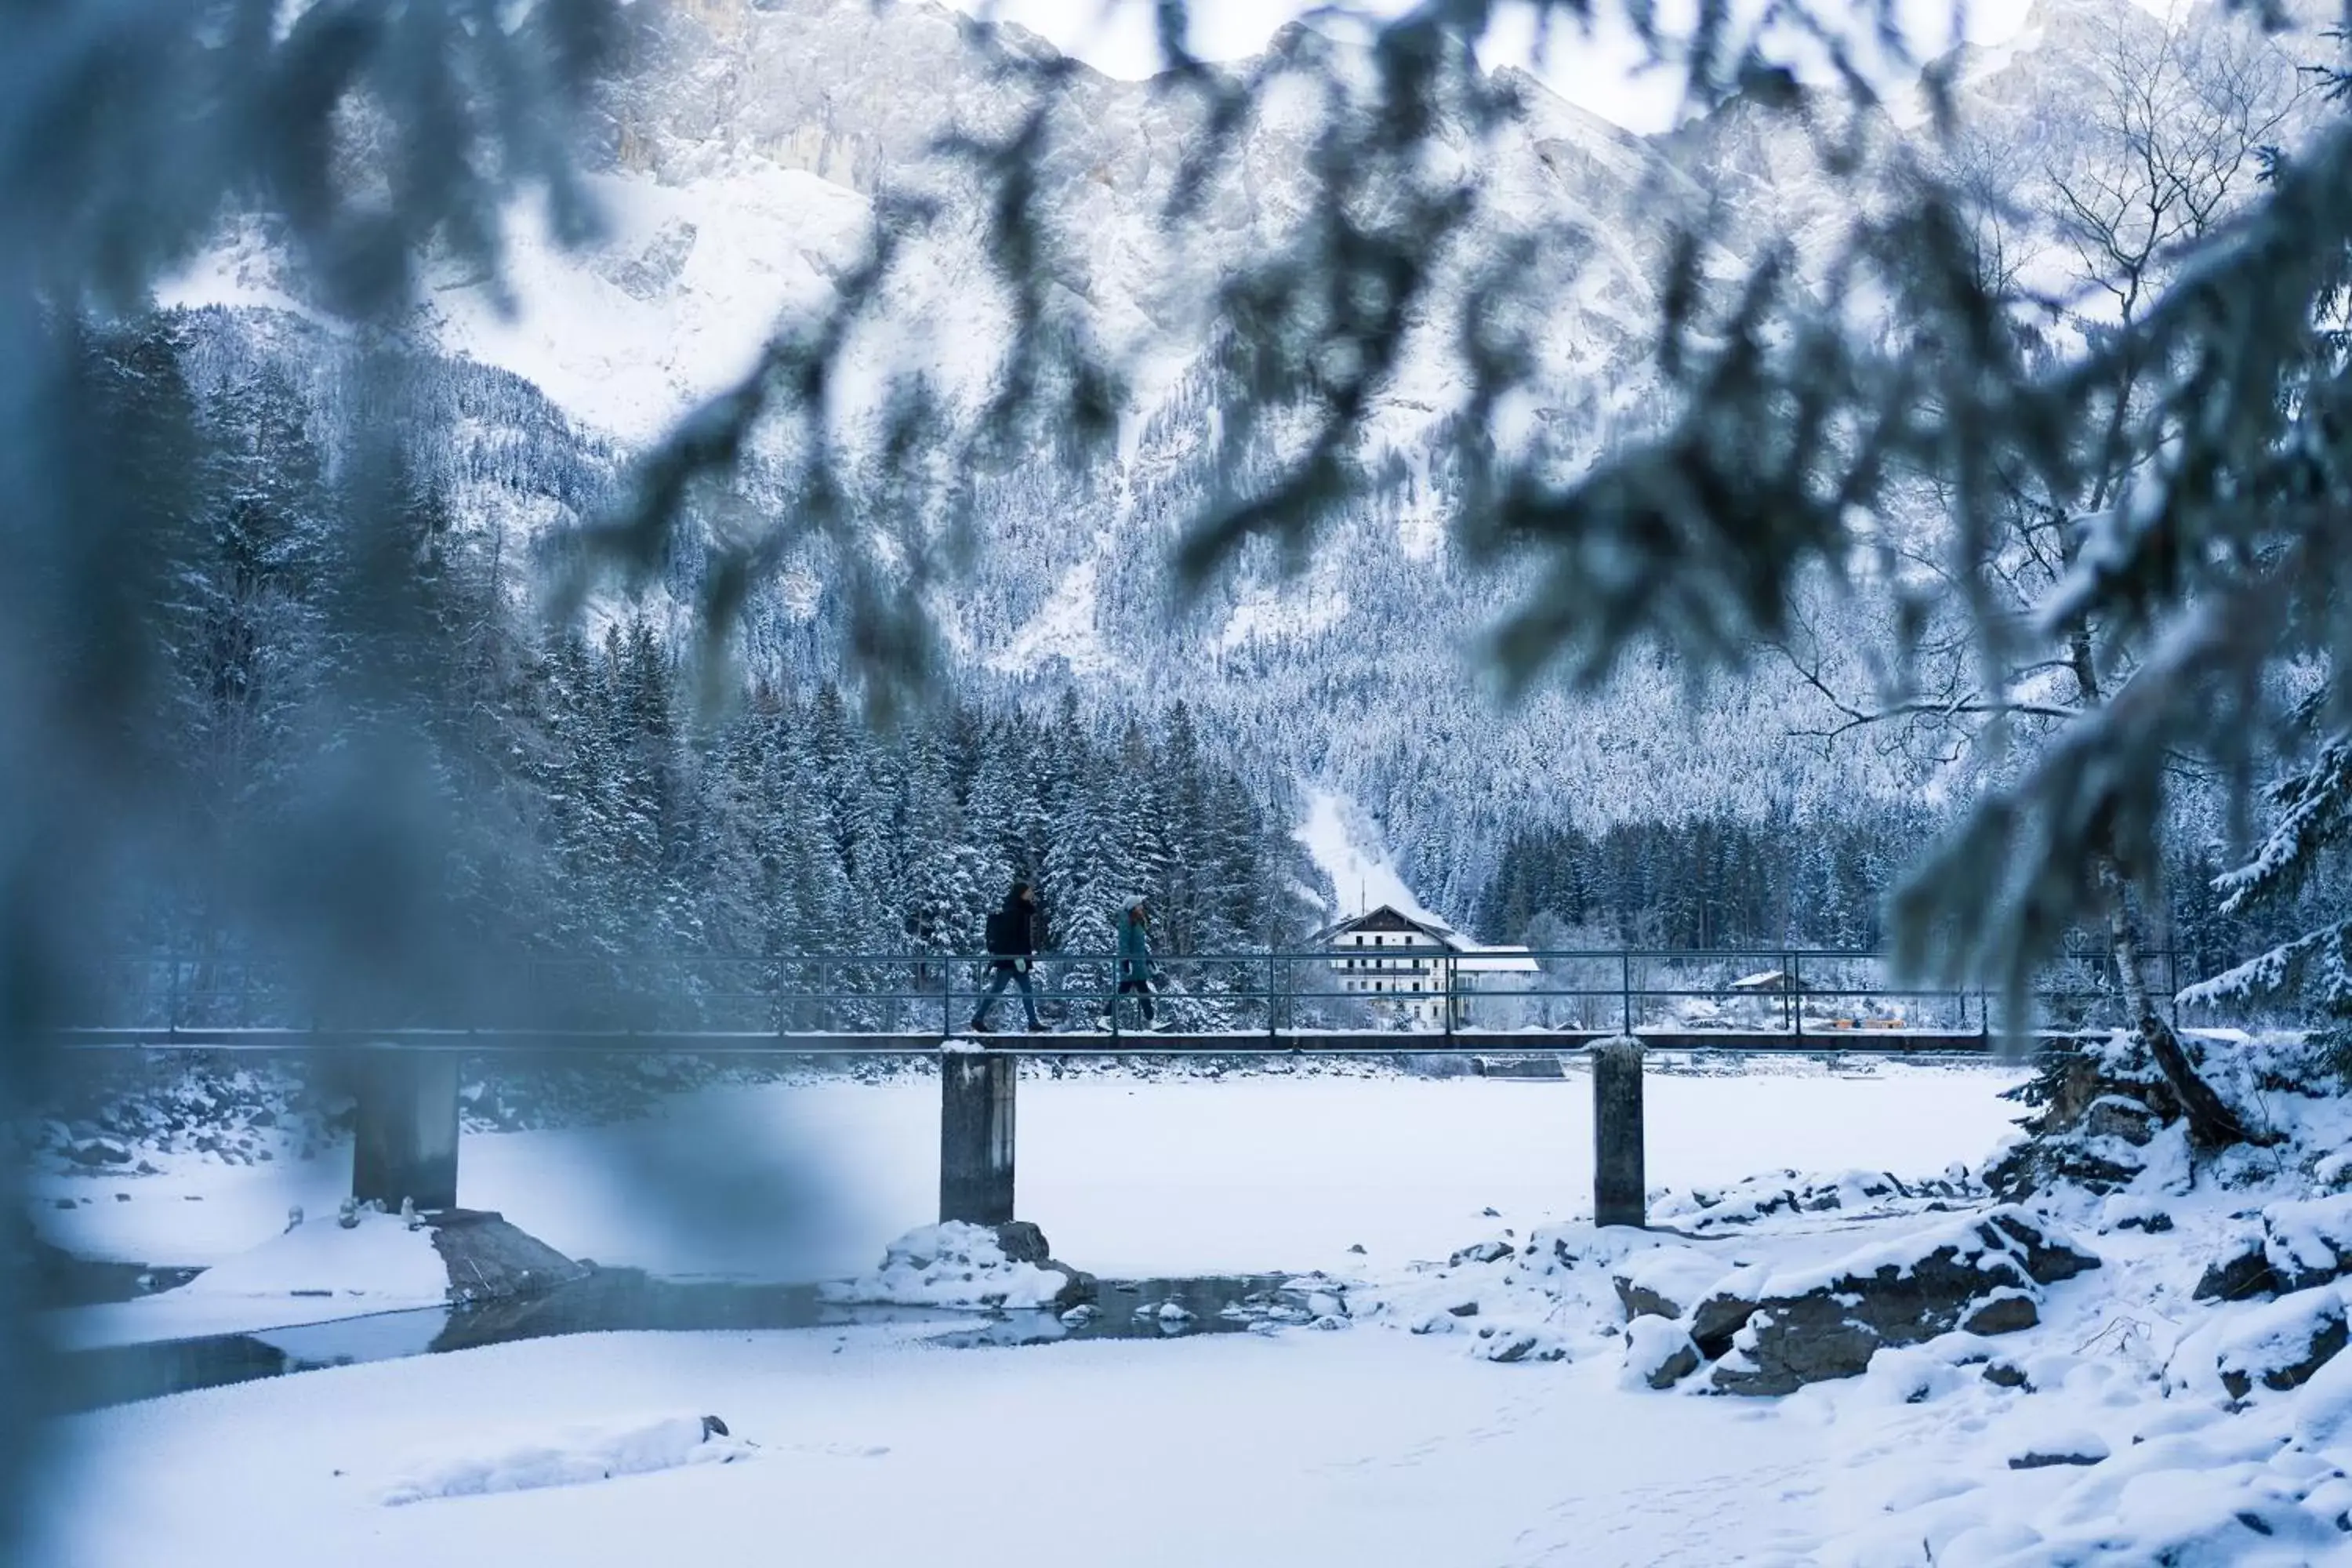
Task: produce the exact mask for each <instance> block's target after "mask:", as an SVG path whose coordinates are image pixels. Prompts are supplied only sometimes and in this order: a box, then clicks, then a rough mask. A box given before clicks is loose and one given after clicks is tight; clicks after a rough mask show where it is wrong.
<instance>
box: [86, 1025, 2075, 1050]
mask: <svg viewBox="0 0 2352 1568" xmlns="http://www.w3.org/2000/svg"><path fill="white" fill-rule="evenodd" d="M1634 1034H1635V1036H1636V1037H1637V1038H1639V1039H1640V1040H1641V1041H1642V1042H1643V1044H1644V1045H1646V1046H1648V1047H1651V1048H1653V1049H1655V1050H1674V1051H1740V1052H1748V1053H1755V1054H1770V1053H1783V1054H1785V1053H1791V1052H1795V1053H1815V1052H1835V1053H1841V1054H1843V1053H1864V1054H1870V1055H1880V1056H1911V1055H1919V1054H1927V1053H1950V1052H1961V1053H1968V1054H1972V1055H1984V1054H1988V1053H1989V1052H1990V1051H1992V1050H1993V1049H1994V1048H1995V1047H1997V1046H1998V1045H1999V1043H2000V1042H1999V1038H1998V1037H1990V1038H1989V1037H1987V1036H1985V1035H1983V1034H1981V1033H1979V1032H1976V1031H1967V1032H1963V1031H1958V1030H1938V1029H1808V1030H1806V1031H1805V1032H1804V1033H1803V1034H1794V1033H1790V1032H1789V1031H1786V1030H1735V1029H1637V1030H1635V1031H1634ZM1615 1037H1617V1031H1613V1030H1607V1029H1554V1030H1529V1029H1511V1030H1490V1031H1481V1030H1476V1029H1463V1030H1456V1031H1455V1032H1454V1033H1453V1034H1451V1035H1445V1034H1437V1033H1431V1034H1420V1033H1402V1032H1396V1031H1347V1030H1315V1029H1300V1030H1288V1029H1286V1030H1282V1031H1279V1032H1276V1033H1273V1034H1268V1033H1267V1032H1265V1031H1264V1030H1255V1031H1241V1030H1234V1031H1220V1032H1205V1033H1185V1034H1177V1033H1172V1032H1171V1033H1168V1034H1154V1033H1150V1032H1145V1033H1140V1034H1137V1033H1127V1032H1122V1033H1120V1034H1118V1035H1112V1034H1109V1033H1108V1032H1099V1033H1085V1032H1075V1031H1073V1032H1049V1033H1045V1034H1036V1035H1030V1034H1013V1033H1008V1034H989V1035H984V1036H976V1037H952V1038H953V1042H954V1044H953V1047H950V1042H949V1041H948V1040H946V1039H943V1038H942V1037H940V1035H938V1034H936V1033H930V1034H913V1033H898V1034H881V1033H876V1034H856V1033H841V1032H811V1033H791V1032H784V1033H778V1032H775V1031H769V1030H762V1031H726V1030H642V1031H637V1030H591V1029H377V1030H363V1029H188V1028H84V1029H59V1030H54V1031H51V1033H50V1039H51V1040H52V1041H53V1042H54V1043H55V1044H57V1045H58V1046H60V1047H64V1048H66V1049H68V1050H79V1051H92V1050H96V1051H113V1050H205V1051H253V1052H287V1051H309V1050H333V1049H351V1048H358V1047H370V1048H379V1049H381V1048H385V1047H392V1048H398V1049H402V1050H409V1051H422V1052H449V1051H455V1052H458V1053H461V1054H464V1055H469V1056H472V1055H480V1056H504V1055H528V1056H542V1055H556V1054H575V1055H576V1054H583V1053H585V1054H596V1055H667V1054H678V1055H695V1056H734V1057H891V1056H897V1057H912V1056H937V1055H939V1054H940V1053H941V1051H942V1050H943V1049H948V1048H959V1049H986V1050H988V1051H990V1052H993V1053H998V1054H1002V1055H1006V1056H1022V1057H1097V1056H1218V1057H1255V1056H1343V1057H1407V1056H1462V1057H1485V1056H1515V1055H1528V1054H1542V1053H1547V1052H1566V1051H1581V1050H1584V1049H1587V1048H1588V1047H1591V1046H1592V1045H1594V1044H1596V1043H1598V1042H1599V1041H1601V1040H1606V1039H1613V1038H1615ZM2062 1038H2071V1036H2059V1035H2052V1034H2046V1033H2045V1034H2042V1035H2039V1036H2037V1037H2036V1041H2037V1043H2048V1042H2050V1041H2053V1040H2056V1039H2062Z"/></svg>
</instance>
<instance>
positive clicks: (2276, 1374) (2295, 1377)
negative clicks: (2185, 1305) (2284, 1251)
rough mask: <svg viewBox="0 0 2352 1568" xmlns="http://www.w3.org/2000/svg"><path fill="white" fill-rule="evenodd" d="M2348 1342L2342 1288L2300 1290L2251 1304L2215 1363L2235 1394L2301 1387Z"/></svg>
mask: <svg viewBox="0 0 2352 1568" xmlns="http://www.w3.org/2000/svg"><path fill="white" fill-rule="evenodd" d="M2347 1342H2352V1328H2347V1322H2346V1315H2345V1310H2344V1297H2343V1294H2342V1292H2340V1291H2339V1290H2337V1289H2336V1288H2335V1287H2334V1286H2322V1287H2320V1288H2318V1289H2311V1290H2300V1291H2297V1292H2295V1293H2294V1295H2291V1296H2282V1297H2280V1298H2279V1299H2278V1300H2275V1301H2268V1302H2265V1303H2263V1305H2262V1306H2259V1307H2255V1308H2252V1309H2250V1310H2246V1311H2244V1312H2242V1313H2241V1314H2240V1315H2239V1320H2238V1321H2236V1322H2235V1323H2232V1324H2231V1325H2230V1327H2229V1329H2228V1330H2227V1331H2225V1332H2224V1333H2223V1335H2222V1336H2221V1342H2220V1343H2219V1344H2218V1345H2217V1346H2216V1348H2215V1352H2214V1368H2215V1370H2216V1371H2217V1372H2218V1373H2220V1374H2221V1386H2222V1387H2223V1388H2225V1389H2227V1390H2228V1391H2229V1394H2230V1397H2231V1399H2243V1398H2245V1397H2246V1396H2247V1395H2248V1394H2252V1392H2253V1391H2254V1388H2255V1385H2257V1384H2260V1385H2261V1386H2262V1387H2264V1388H2269V1389H2276V1390H2281V1391H2284V1390H2285V1389H2290V1388H2300V1387H2302V1386H2303V1385H2304V1384H2305V1383H2308V1382H2309V1381H2311V1375H2312V1373H2315V1372H2317V1371H2318V1370H2319V1369H2320V1368H2321V1367H2323V1366H2325V1365H2326V1364H2327V1363H2329V1362H2330V1361H2333V1360H2334V1359H2335V1358H2336V1354H2337V1353H2338V1352H2341V1351H2342V1350H2343V1349H2344V1347H2345V1345H2346V1344H2347Z"/></svg>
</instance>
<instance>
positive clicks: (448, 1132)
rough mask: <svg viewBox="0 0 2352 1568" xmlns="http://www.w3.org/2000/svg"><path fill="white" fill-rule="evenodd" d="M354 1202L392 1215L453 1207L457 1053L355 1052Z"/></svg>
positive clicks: (383, 1049) (390, 1049)
mask: <svg viewBox="0 0 2352 1568" xmlns="http://www.w3.org/2000/svg"><path fill="white" fill-rule="evenodd" d="M355 1066H356V1068H357V1069H358V1089H359V1126H358V1128H357V1130H356V1135H355V1138H354V1142H353V1145H352V1196H353V1197H355V1198H357V1199H358V1200H359V1201H360V1202H362V1203H368V1202H370V1201H373V1202H376V1203H381V1204H382V1205H383V1206H384V1207H386V1208H388V1209H394V1210H397V1209H398V1208H399V1207H400V1205H401V1200H403V1199H404V1198H405V1199H409V1200H412V1201H414V1202H415V1205H416V1206H417V1207H418V1208H420V1209H453V1208H456V1207H457V1066H458V1058H457V1052H455V1051H419V1050H403V1049H400V1048H398V1047H389V1046H378V1047H373V1048H370V1049H364V1050H362V1051H360V1052H358V1053H357V1061H356V1063H355Z"/></svg>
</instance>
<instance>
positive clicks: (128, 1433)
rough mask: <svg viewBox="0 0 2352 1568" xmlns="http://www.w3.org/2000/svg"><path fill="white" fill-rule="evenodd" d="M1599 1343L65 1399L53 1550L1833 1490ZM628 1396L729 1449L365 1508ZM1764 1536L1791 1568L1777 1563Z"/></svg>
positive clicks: (1480, 1520) (806, 1350) (785, 1555)
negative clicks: (69, 1474) (562, 1483)
mask: <svg viewBox="0 0 2352 1568" xmlns="http://www.w3.org/2000/svg"><path fill="white" fill-rule="evenodd" d="M1614 1375H1615V1373H1614V1369H1613V1368H1611V1367H1608V1366H1604V1365H1601V1364H1600V1363H1591V1364H1577V1365H1571V1366H1555V1367H1540V1368H1511V1367H1496V1366H1489V1365H1486V1364H1484V1363H1471V1362H1467V1361H1465V1360H1464V1359H1463V1358H1462V1356H1461V1355H1460V1354H1459V1352H1458V1348H1456V1347H1452V1346H1446V1345H1442V1344H1438V1343H1435V1342H1431V1341H1428V1340H1421V1339H1413V1338H1411V1337H1409V1336H1406V1335H1403V1334H1389V1333H1379V1332H1372V1331H1362V1330H1359V1331H1349V1332H1344V1333H1329V1334H1323V1333H1316V1332H1313V1331H1298V1332H1294V1333H1287V1334H1282V1335H1276V1336H1270V1337H1261V1336H1258V1335H1255V1334H1234V1335H1227V1336H1223V1337H1220V1338H1215V1339H1201V1340H1193V1341H1189V1342H1175V1343H1168V1344H1152V1343H1097V1344H1082V1345H1070V1346H1063V1347H1055V1348H1051V1349H1042V1350H1002V1351H984V1352H970V1351H941V1350H937V1349H929V1348H926V1347H924V1346H922V1345H920V1344H919V1343H910V1342H908V1339H907V1338H906V1337H905V1336H904V1335H903V1334H901V1333H899V1332H897V1331H885V1330H867V1331H827V1332H821V1333H801V1334H775V1335H716V1334H711V1335H691V1336H655V1335H637V1334H632V1335H608V1336H598V1337H595V1338H593V1339H583V1340H562V1341H543V1342H534V1343H529V1344H521V1345H513V1346H505V1347H500V1348H498V1349H493V1350H488V1351H479V1352H467V1353H465V1354H462V1355H456V1356H438V1357H431V1358H427V1359H425V1360H421V1361H410V1362H401V1363H384V1364H379V1365H373V1366H362V1367H352V1368H348V1369H339V1370H336V1371H331V1372H324V1373H308V1374H305V1375H303V1376H300V1377H297V1378H290V1379H284V1380H280V1381H278V1382H275V1383H267V1384H247V1385H244V1386H242V1387H238V1388H234V1389H224V1390H215V1391H211V1392H206V1393H202V1394H186V1395H182V1396H179V1397H175V1398H172V1399H167V1400H161V1401H157V1402H155V1403H152V1404H150V1405H135V1406H131V1407H127V1408H123V1409H119V1410H113V1411H107V1412H102V1413H100V1414H99V1415H94V1416H89V1417H85V1418H82V1419H80V1420H78V1421H76V1422H74V1423H73V1424H72V1426H73V1436H74V1437H76V1438H77V1439H79V1443H80V1445H81V1452H82V1456H83V1458H85V1459H86V1460H87V1468H86V1469H85V1470H84V1472H83V1476H84V1479H83V1481H82V1482H81V1483H80V1484H81V1487H82V1488H83V1489H82V1490H81V1491H79V1493H78V1494H77V1502H78V1506H68V1507H66V1508H62V1509H60V1510H58V1512H57V1514H56V1515H54V1516H53V1518H52V1521H51V1526H52V1529H53V1531H55V1533H54V1534H53V1535H52V1537H51V1540H50V1544H49V1547H48V1554H47V1558H46V1561H50V1562H55V1563H73V1564H76V1565H77V1568H104V1565H110V1564H117V1563H121V1564H131V1563H139V1564H145V1563H152V1562H154V1561H156V1560H157V1552H158V1551H159V1550H163V1549H165V1548H164V1543H168V1550H167V1554H168V1556H169V1559H170V1560H171V1561H172V1562H173V1563H175V1564H177V1565H178V1568H267V1565H268V1564H273V1563H289V1564H292V1563H306V1564H307V1563H335V1564H338V1565H339V1568H370V1565H382V1568H415V1565H417V1564H420V1563H446V1564H475V1563H480V1564H488V1563H557V1562H560V1563H565V1564H567V1565H569V1568H579V1565H583V1564H608V1563H609V1564H623V1563H625V1564H630V1565H632V1568H637V1565H642V1564H647V1563H707V1562H727V1563H732V1562H739V1561H745V1560H757V1561H761V1562H774V1563H857V1564H861V1565H871V1568H896V1565H899V1564H909V1565H911V1564H922V1565H924V1568H931V1565H934V1564H937V1563H961V1564H970V1565H971V1568H982V1565H993V1564H1003V1565H1006V1568H1014V1565H1017V1568H1041V1565H1059V1564H1077V1563H1120V1564H1126V1565H1129V1568H1158V1565H1163V1564H1164V1565H1167V1568H1178V1565H1182V1568H1196V1565H1198V1564H1201V1563H1233V1564H1277V1563H1279V1564H1290V1565H1298V1568H1310V1565H1325V1564H1328V1565H1335V1568H1336V1565H1339V1564H1350V1565H1363V1564H1396V1565H1398V1568H1436V1565H1449V1568H1450V1565H1457V1564H1458V1565H1463V1568H1469V1565H1474V1564H1504V1563H1559V1564H1580V1565H1591V1568H1604V1565H1607V1564H1614V1563H1691V1564H1699V1563H1727V1562H1731V1561H1735V1560H1736V1557H1737V1552H1738V1548H1740V1547H1742V1546H1752V1545H1755V1544H1759V1543H1763V1544H1769V1543H1771V1542H1775V1541H1776V1540H1781V1539H1785V1540H1789V1541H1791V1542H1802V1541H1805V1540H1810V1539H1812V1538H1813V1537H1814V1531H1816V1530H1817V1529H1818V1528H1819V1526H1820V1524H1821V1522H1822V1521H1824V1520H1827V1519H1835V1518H1839V1517H1842V1516H1843V1513H1844V1511H1845V1510H1847V1509H1848V1508H1850V1507H1862V1506H1866V1504H1865V1503H1864V1500H1863V1499H1862V1497H1860V1496H1859V1495H1857V1490H1856V1489H1855V1488H1854V1487H1853V1482H1852V1479H1851V1472H1850V1471H1849V1469H1848V1468H1847V1467H1846V1466H1845V1465H1844V1464H1843V1463H1842V1453H1843V1450H1845V1449H1847V1448H1848V1447H1851V1446H1854V1445H1857V1444H1859V1443H1863V1442H1881V1443H1883V1442H1888V1441H1895V1440H1898V1439H1899V1437H1900V1436H1901V1434H1900V1433H1899V1432H1895V1431H1886V1430H1884V1426H1888V1425H1900V1422H1899V1417H1900V1416H1901V1415H1905V1414H1909V1415H1912V1416H1913V1421H1912V1422H1911V1423H1910V1425H1912V1426H1916V1425H1917V1424H1918V1423H1917V1420H1916V1412H1911V1413H1906V1412H1904V1411H1903V1410H1902V1408H1901V1407H1900V1406H1899V1405H1898V1406H1897V1407H1896V1409H1895V1412H1894V1413H1892V1414H1893V1415H1895V1416H1896V1417H1897V1418H1898V1419H1897V1421H1896V1422H1893V1423H1883V1424H1879V1423H1874V1426H1880V1428H1881V1429H1879V1430H1863V1429H1855V1430H1849V1429H1846V1428H1844V1427H1843V1426H1837V1425H1833V1424H1832V1423H1830V1422H1827V1421H1824V1420H1822V1418H1821V1417H1820V1416H1818V1415H1814V1416H1808V1417H1803V1418H1799V1419H1793V1420H1791V1419H1782V1418H1780V1417H1778V1416H1777V1415H1776V1414H1775V1413H1774V1412H1772V1411H1769V1410H1765V1409H1752V1408H1738V1407H1727V1405H1725V1404H1724V1403H1723V1402H1716V1401H1705V1402H1703V1401H1696V1400H1687V1399H1675V1398H1659V1397H1635V1396H1633V1395H1630V1394H1622V1393H1619V1392H1618V1391H1617V1390H1616V1389H1615V1385H1614V1381H1613V1380H1614ZM647 1412H654V1413H665V1414H675V1413H678V1412H693V1413H696V1414H708V1415H718V1416H719V1417H720V1418H721V1419H723V1420H724V1421H725V1422H726V1423H727V1425H728V1426H729V1427H730V1430H731V1431H732V1432H733V1433H734V1434H736V1435H737V1436H739V1437H741V1438H743V1439H745V1440H747V1441H749V1442H751V1443H756V1444H758V1445H759V1447H758V1448H757V1450H756V1451H755V1452H754V1454H753V1456H752V1458H751V1459H750V1460H749V1461H747V1462H742V1463H736V1464H727V1465H699V1466H692V1467H688V1468H677V1469H670V1470H667V1471H664V1472H661V1473H658V1474H650V1475H632V1476H627V1477H625V1478H618V1479H613V1480H610V1481H601V1482H598V1483H596V1484H593V1485H580V1486H571V1487H562V1488H551V1489H537V1490H528V1491H514V1492H509V1493H505V1494H501V1495H495V1496H482V1497H469V1498H462V1499H456V1500H431V1501H424V1502H416V1503H413V1504H410V1505H408V1506H405V1507H388V1506H386V1504H387V1501H388V1500H389V1499H390V1498H391V1497H393V1496H396V1495H399V1491H398V1489H401V1488H403V1487H404V1485H405V1484H407V1483H408V1482H409V1481H410V1479H411V1478H413V1477H415V1476H417V1475H419V1474H420V1473H430V1472H433V1471H435V1470H436V1469H438V1468H446V1465H447V1463H448V1462H449V1460H450V1459H452V1458H457V1457H460V1456H466V1455H470V1454H474V1453H476V1452H478V1451H484V1450H488V1451H497V1450H501V1449H505V1448H511V1447H520V1446H524V1445H526V1444H528V1443H530V1441H531V1439H532V1437H533V1436H534V1434H544V1435H547V1437H546V1441H548V1442H555V1441H560V1440H561V1438H560V1437H559V1436H557V1435H560V1434H563V1433H565V1432H567V1431H569V1430H570V1429H572V1428H576V1427H579V1426H583V1425H600V1424H611V1423H619V1422H625V1421H626V1420H628V1419H630V1418H632V1417H635V1416H640V1415H644V1414H646V1413H647ZM1783 1560H1784V1561H1802V1560H1803V1559H1802V1557H1801V1555H1798V1556H1792V1557H1786V1558H1784V1559H1783Z"/></svg>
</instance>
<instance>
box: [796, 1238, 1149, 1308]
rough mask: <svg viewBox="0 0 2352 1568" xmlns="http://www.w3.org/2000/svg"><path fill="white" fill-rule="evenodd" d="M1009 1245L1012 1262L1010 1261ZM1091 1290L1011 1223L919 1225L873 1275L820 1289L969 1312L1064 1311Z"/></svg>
mask: <svg viewBox="0 0 2352 1568" xmlns="http://www.w3.org/2000/svg"><path fill="white" fill-rule="evenodd" d="M1008 1233H1009V1234H1008ZM1007 1241H1010V1242H1011V1244H1012V1247H1011V1251H1012V1253H1013V1254H1016V1255H1017V1256H1008V1249H1007V1247H1006V1245H1005V1243H1006V1242H1007ZM1094 1291H1095V1283H1094V1280H1093V1279H1092V1278H1091V1277H1090V1276H1088V1275H1086V1274H1083V1273H1081V1272H1079V1271H1078V1270H1077V1269H1075V1268H1070V1267H1069V1266H1068V1265H1067V1264H1063V1263H1056V1262H1054V1261H1053V1260H1052V1259H1051V1258H1046V1257H1045V1237H1044V1236H1043V1234H1042V1233H1039V1232H1038V1231H1037V1227H1036V1226H1032V1225H1026V1224H1024V1223H1022V1222H1017V1221H1016V1222H1014V1224H1013V1225H1011V1226H999V1227H996V1228H994V1229H992V1228H990V1227H989V1226H981V1225H967V1224H964V1223H963V1222H961V1221H956V1220H950V1221H949V1222H947V1223H945V1224H941V1225H927V1226H920V1227H919V1228H917V1229H914V1230H910V1231H908V1233H907V1234H906V1235H904V1236H902V1237H899V1238H898V1240H896V1241H894V1242H892V1243H891V1244H890V1245H889V1247H888V1248H887V1250H886V1251H885V1252H884V1254H883V1258H882V1264H881V1267H880V1268H877V1269H876V1270H874V1271H873V1272H872V1273H870V1274H864V1275H860V1276H859V1277H858V1278H856V1279H851V1280H847V1281H844V1282H836V1283H833V1284H829V1285H827V1286H825V1287H824V1294H825V1296H826V1298H827V1299H828V1300H835V1301H844V1302H865V1303H874V1304H887V1305H892V1306H908V1307H948V1308H955V1309H959V1310H973V1311H992V1310H1006V1309H1023V1308H1043V1307H1052V1308H1056V1309H1060V1308H1067V1307H1072V1306H1076V1305H1077V1304H1078V1303H1079V1302H1081V1301H1085V1300H1090V1299H1092V1297H1093V1295H1094ZM1179 1310H1181V1309H1179Z"/></svg>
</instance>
